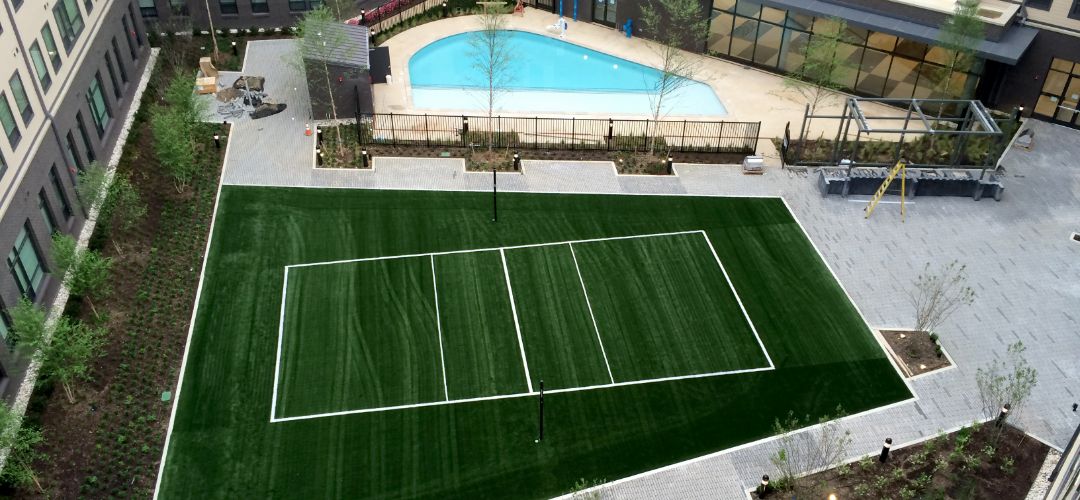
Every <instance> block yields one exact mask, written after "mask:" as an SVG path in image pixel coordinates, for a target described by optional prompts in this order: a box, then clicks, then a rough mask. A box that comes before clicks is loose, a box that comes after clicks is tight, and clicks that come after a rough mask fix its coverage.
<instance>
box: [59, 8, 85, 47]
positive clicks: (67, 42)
mask: <svg viewBox="0 0 1080 500" xmlns="http://www.w3.org/2000/svg"><path fill="white" fill-rule="evenodd" d="M53 17H54V18H56V25H57V26H58V27H59V28H60V39H61V40H63V42H64V49H66V50H67V51H68V52H71V47H73V46H74V45H75V40H77V39H78V38H79V35H80V34H82V30H83V28H84V27H86V25H85V23H83V18H82V12H81V11H80V10H79V4H77V3H75V0H60V1H59V2H57V3H56V6H55V7H53Z"/></svg>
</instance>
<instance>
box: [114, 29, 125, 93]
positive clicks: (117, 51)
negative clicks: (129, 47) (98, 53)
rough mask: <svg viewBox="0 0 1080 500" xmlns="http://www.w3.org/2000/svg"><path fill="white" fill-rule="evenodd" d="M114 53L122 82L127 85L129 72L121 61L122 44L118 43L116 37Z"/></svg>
mask: <svg viewBox="0 0 1080 500" xmlns="http://www.w3.org/2000/svg"><path fill="white" fill-rule="evenodd" d="M112 51H113V55H114V56H116V67H117V69H119V70H120V81H122V82H124V83H127V82H128V76H127V70H126V69H124V60H123V59H120V44H119V43H117V42H116V37H115V36H114V37H113V39H112Z"/></svg>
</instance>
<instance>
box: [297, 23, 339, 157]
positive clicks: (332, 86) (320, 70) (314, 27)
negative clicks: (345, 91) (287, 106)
mask: <svg viewBox="0 0 1080 500" xmlns="http://www.w3.org/2000/svg"><path fill="white" fill-rule="evenodd" d="M297 36H299V37H300V38H301V39H302V43H300V44H298V45H297V47H298V48H297V52H296V53H295V54H293V55H292V56H291V59H289V64H291V65H292V66H294V67H295V68H296V69H297V70H298V71H302V72H304V73H305V74H306V75H307V83H308V88H309V89H310V90H312V92H311V100H312V105H313V107H327V108H329V110H330V114H329V116H327V118H329V119H330V120H333V121H334V122H335V123H336V122H337V121H338V109H337V95H338V83H337V80H338V78H344V77H345V75H344V74H343V73H342V71H343V70H341V69H339V68H337V67H335V66H334V65H333V64H332V61H334V60H338V59H341V58H348V57H349V55H350V51H351V50H352V49H350V47H351V46H352V45H351V44H350V43H349V38H348V32H347V31H345V28H344V25H342V24H341V21H338V20H337V19H335V17H334V13H333V12H331V10H330V9H329V8H328V7H327V6H325V5H323V6H320V7H319V8H317V9H315V10H310V11H308V12H307V13H306V14H304V17H302V18H300V20H299V21H298V22H297ZM333 129H334V133H335V139H336V141H335V142H334V149H333V150H331V151H329V152H330V153H332V154H334V155H337V157H338V158H341V159H344V158H345V139H344V138H343V137H342V133H341V127H334V128H333Z"/></svg>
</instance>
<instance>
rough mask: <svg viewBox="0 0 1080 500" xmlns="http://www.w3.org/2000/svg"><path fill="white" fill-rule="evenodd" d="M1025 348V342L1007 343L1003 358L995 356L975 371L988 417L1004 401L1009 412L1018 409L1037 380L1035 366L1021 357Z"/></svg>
mask: <svg viewBox="0 0 1080 500" xmlns="http://www.w3.org/2000/svg"><path fill="white" fill-rule="evenodd" d="M1026 350H1027V348H1026V347H1024V343H1023V342H1020V341H1017V342H1016V343H1015V344H1012V345H1010V346H1009V347H1008V350H1007V351H1006V354H1005V359H995V360H993V361H991V362H990V363H989V364H988V365H987V366H985V367H982V368H979V369H977V370H976V371H975V383H976V384H977V385H978V386H979V399H980V401H981V402H982V405H983V414H984V415H986V417H987V418H994V417H996V416H997V415H998V414H999V412H1000V411H1001V408H1002V407H1003V406H1005V405H1006V404H1008V405H1009V413H1010V414H1015V413H1016V412H1018V411H1020V410H1021V409H1022V408H1023V407H1024V403H1025V402H1027V400H1028V397H1029V396H1031V391H1032V390H1034V389H1035V386H1036V385H1037V384H1038V383H1039V372H1038V370H1036V369H1035V367H1033V366H1031V364H1030V363H1028V360H1027V358H1026V357H1024V351H1026Z"/></svg>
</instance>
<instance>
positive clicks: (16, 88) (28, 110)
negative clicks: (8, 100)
mask: <svg viewBox="0 0 1080 500" xmlns="http://www.w3.org/2000/svg"><path fill="white" fill-rule="evenodd" d="M8 85H10V86H11V96H12V97H14V98H15V109H17V110H19V114H20V115H22V120H23V124H24V125H29V124H30V120H31V119H32V118H33V117H34V108H33V107H31V106H30V98H29V97H27V96H26V87H25V86H23V82H22V77H21V76H19V72H18V71H16V72H15V74H13V75H11V79H9V80H8Z"/></svg>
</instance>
